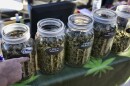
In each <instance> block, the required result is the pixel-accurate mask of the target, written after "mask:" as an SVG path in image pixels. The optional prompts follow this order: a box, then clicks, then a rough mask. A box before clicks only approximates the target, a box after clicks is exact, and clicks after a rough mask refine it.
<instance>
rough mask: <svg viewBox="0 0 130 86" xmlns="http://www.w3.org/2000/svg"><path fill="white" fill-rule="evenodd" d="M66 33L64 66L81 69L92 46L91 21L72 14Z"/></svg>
mask: <svg viewBox="0 0 130 86" xmlns="http://www.w3.org/2000/svg"><path fill="white" fill-rule="evenodd" d="M68 27H69V28H68V29H67V32H66V50H65V52H66V53H65V55H66V56H65V61H66V64H68V65H70V66H72V67H82V66H83V65H84V64H85V63H86V61H88V59H89V57H90V53H91V48H92V44H93V38H94V32H93V19H92V18H90V17H89V16H86V15H82V14H73V15H71V16H69V18H68Z"/></svg>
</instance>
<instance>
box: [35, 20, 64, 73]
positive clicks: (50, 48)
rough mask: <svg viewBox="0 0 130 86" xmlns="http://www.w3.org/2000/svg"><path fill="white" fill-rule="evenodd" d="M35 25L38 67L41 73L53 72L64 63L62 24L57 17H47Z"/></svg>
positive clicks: (59, 69)
mask: <svg viewBox="0 0 130 86" xmlns="http://www.w3.org/2000/svg"><path fill="white" fill-rule="evenodd" d="M37 27H38V31H37V35H36V46H37V61H38V68H39V69H40V71H42V72H43V73H46V74H55V73H57V72H59V71H61V70H62V68H63V65H64V43H65V37H64V35H65V34H64V30H65V29H64V24H63V23H62V22H61V21H60V20H59V19H54V18H47V19H43V20H41V21H39V22H38V24H37Z"/></svg>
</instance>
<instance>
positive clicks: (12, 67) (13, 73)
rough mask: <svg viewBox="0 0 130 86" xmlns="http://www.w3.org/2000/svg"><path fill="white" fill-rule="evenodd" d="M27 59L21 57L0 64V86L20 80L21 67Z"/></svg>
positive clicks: (6, 85)
mask: <svg viewBox="0 0 130 86" xmlns="http://www.w3.org/2000/svg"><path fill="white" fill-rule="evenodd" d="M28 60H29V58H27V57H21V58H14V59H10V60H5V61H4V62H0V86H8V85H11V84H14V83H15V82H17V81H19V80H21V78H22V65H21V63H23V62H25V61H28Z"/></svg>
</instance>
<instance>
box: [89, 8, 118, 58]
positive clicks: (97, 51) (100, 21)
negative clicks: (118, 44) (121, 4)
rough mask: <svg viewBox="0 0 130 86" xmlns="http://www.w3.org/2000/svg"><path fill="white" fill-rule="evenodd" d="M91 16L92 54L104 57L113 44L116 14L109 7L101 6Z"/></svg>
mask: <svg viewBox="0 0 130 86" xmlns="http://www.w3.org/2000/svg"><path fill="white" fill-rule="evenodd" d="M93 18H94V43H93V48H92V56H93V57H105V56H107V55H108V54H109V53H110V51H111V47H112V44H113V39H114V36H115V32H116V20H117V14H116V13H115V12H114V11H112V10H110V9H105V8H101V9H98V10H96V11H94V14H93Z"/></svg>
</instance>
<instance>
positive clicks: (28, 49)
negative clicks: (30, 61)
mask: <svg viewBox="0 0 130 86" xmlns="http://www.w3.org/2000/svg"><path fill="white" fill-rule="evenodd" d="M32 50H33V48H32V47H26V48H23V49H22V50H21V52H22V53H23V54H29V53H31V52H32Z"/></svg>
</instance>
